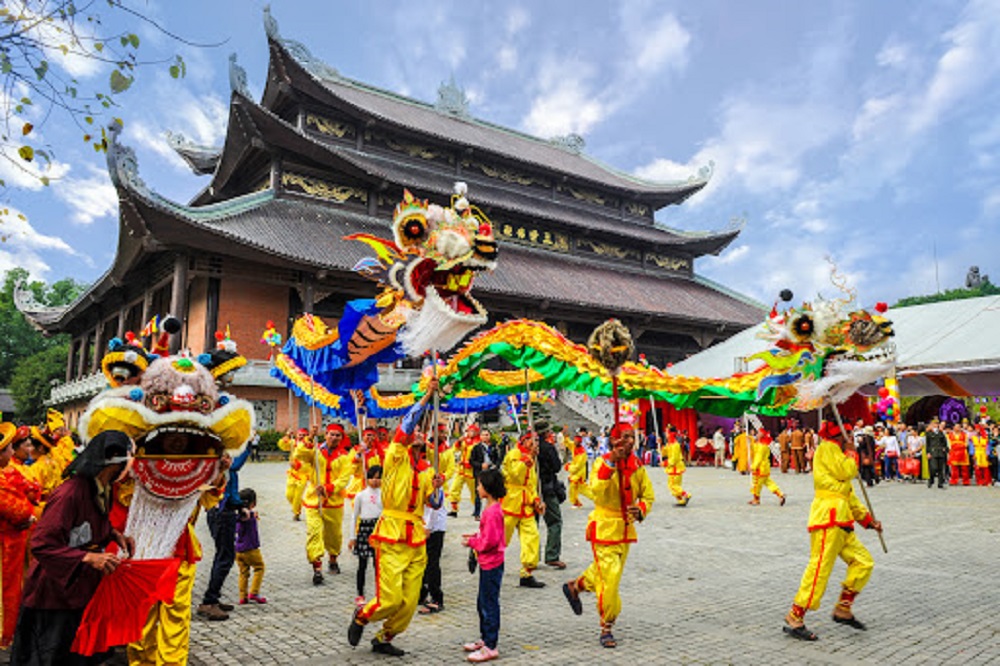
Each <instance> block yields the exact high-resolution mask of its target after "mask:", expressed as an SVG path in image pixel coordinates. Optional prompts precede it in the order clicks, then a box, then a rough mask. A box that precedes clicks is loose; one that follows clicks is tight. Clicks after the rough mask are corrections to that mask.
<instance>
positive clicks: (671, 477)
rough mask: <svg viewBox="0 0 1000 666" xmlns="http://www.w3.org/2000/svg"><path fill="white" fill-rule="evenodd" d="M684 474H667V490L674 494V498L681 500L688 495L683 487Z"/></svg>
mask: <svg viewBox="0 0 1000 666" xmlns="http://www.w3.org/2000/svg"><path fill="white" fill-rule="evenodd" d="M683 478H684V475H683V474H667V490H669V491H670V494H671V495H673V496H674V499H676V500H677V501H680V500H682V499H684V497H685V496H687V493H686V492H684V489H683V488H682V487H681V481H682V480H683Z"/></svg>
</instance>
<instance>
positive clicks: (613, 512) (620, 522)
mask: <svg viewBox="0 0 1000 666" xmlns="http://www.w3.org/2000/svg"><path fill="white" fill-rule="evenodd" d="M634 446H635V433H634V431H633V430H632V428H630V427H629V426H628V425H626V424H623V423H618V424H616V425H615V427H614V428H612V429H611V451H609V452H608V453H606V454H604V455H603V456H601V457H600V458H598V459H597V460H595V461H594V469H593V470H592V471H591V473H590V493H591V497H592V498H593V500H594V510H593V511H592V512H591V513H590V517H589V518H588V522H587V541H589V542H590V544H591V548H592V550H593V554H594V560H593V562H591V563H590V566H588V567H587V569H586V570H585V571H584V572H583V573H582V574H581V575H580V576H579V577H577V578H574V579H573V580H571V581H569V582H568V583H565V584H564V585H563V587H562V589H563V594H564V595H566V599H567V601H569V605H570V607H571V608H572V609H573V612H574V613H576V614H577V615H581V614H583V605H582V603H581V602H580V593H581V592H593V593H594V594H595V595H596V597H597V612H598V614H599V615H600V622H601V634H600V642H601V645H602V646H604V647H606V648H613V647H617V645H618V642H617V640H616V639H615V637H614V634H612V633H611V630H612V628H613V626H614V623H615V620H616V619H618V615H619V614H620V613H621V610H622V601H621V597H620V596H619V595H618V586H619V584H620V583H621V579H622V572H623V570H624V568H625V561H626V560H627V559H628V552H629V547H630V545H631V544H633V543H635V542H636V541H637V540H638V536H637V533H636V529H635V524H636V523H638V522H642V521H643V520H645V518H646V516H647V515H648V514H649V511H650V509H652V507H653V502H654V500H655V496H654V494H653V485H652V483H651V482H650V480H649V476H648V475H647V474H646V468H645V467H643V465H642V463H641V462H640V461H639V458H638V457H636V455H635V454H634V453H633V448H634Z"/></svg>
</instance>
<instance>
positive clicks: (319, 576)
mask: <svg viewBox="0 0 1000 666" xmlns="http://www.w3.org/2000/svg"><path fill="white" fill-rule="evenodd" d="M322 584H323V572H322V571H320V570H319V569H316V570H315V571H313V585H322Z"/></svg>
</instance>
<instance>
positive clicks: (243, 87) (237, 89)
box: [229, 51, 251, 99]
mask: <svg viewBox="0 0 1000 666" xmlns="http://www.w3.org/2000/svg"><path fill="white" fill-rule="evenodd" d="M229 90H230V91H232V92H234V93H239V94H240V95H242V96H243V97H246V98H247V99H251V97H250V86H248V85H247V71H246V70H245V69H243V67H241V66H240V65H239V63H237V62H236V52H235V51H234V52H233V53H230V54H229Z"/></svg>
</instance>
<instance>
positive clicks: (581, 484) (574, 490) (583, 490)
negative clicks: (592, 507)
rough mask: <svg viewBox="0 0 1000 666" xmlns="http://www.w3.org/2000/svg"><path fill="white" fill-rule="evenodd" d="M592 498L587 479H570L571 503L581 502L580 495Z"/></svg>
mask: <svg viewBox="0 0 1000 666" xmlns="http://www.w3.org/2000/svg"><path fill="white" fill-rule="evenodd" d="M581 495H582V496H583V497H586V498H588V499H590V488H589V487H588V486H587V479H580V480H579V481H574V480H573V479H570V480H569V503H570V504H574V505H576V504H580V496H581Z"/></svg>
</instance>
